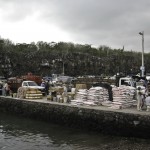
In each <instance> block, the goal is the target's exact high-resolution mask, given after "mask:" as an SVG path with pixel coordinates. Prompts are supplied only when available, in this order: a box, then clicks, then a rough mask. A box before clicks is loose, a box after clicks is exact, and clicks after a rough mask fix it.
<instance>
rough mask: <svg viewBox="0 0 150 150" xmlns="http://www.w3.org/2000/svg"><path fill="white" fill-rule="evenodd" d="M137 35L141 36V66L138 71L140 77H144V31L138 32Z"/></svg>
mask: <svg viewBox="0 0 150 150" xmlns="http://www.w3.org/2000/svg"><path fill="white" fill-rule="evenodd" d="M139 34H140V35H141V36H142V66H141V67H140V70H141V75H142V77H144V71H145V67H144V31H142V32H139Z"/></svg>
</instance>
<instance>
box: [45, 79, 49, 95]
mask: <svg viewBox="0 0 150 150" xmlns="http://www.w3.org/2000/svg"><path fill="white" fill-rule="evenodd" d="M49 87H50V86H49V81H46V83H45V92H46V94H47V95H49Z"/></svg>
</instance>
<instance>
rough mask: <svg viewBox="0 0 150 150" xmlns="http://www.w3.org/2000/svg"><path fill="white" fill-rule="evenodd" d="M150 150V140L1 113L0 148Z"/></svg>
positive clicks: (17, 149)
mask: <svg viewBox="0 0 150 150" xmlns="http://www.w3.org/2000/svg"><path fill="white" fill-rule="evenodd" d="M20 149H21V150H149V149H150V139H139V138H134V137H120V136H112V135H103V134H100V133H96V132H88V131H83V130H82V131H81V130H79V129H72V128H70V127H64V126H60V125H56V124H51V123H47V122H42V121H37V120H32V119H28V118H23V117H20V116H14V115H10V114H9V115H8V114H3V113H0V150H20Z"/></svg>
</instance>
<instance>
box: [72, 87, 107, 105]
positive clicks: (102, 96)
mask: <svg viewBox="0 0 150 150" xmlns="http://www.w3.org/2000/svg"><path fill="white" fill-rule="evenodd" d="M108 100H109V95H108V90H107V89H105V88H103V87H92V88H90V89H89V90H87V89H79V90H78V92H77V93H76V96H75V99H74V100H71V104H73V105H88V106H98V105H101V104H102V102H104V101H108Z"/></svg>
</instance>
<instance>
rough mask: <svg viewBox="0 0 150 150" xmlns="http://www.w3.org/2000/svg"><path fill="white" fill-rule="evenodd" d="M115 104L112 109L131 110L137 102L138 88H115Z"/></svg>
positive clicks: (113, 103) (113, 90) (113, 89)
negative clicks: (136, 93)
mask: <svg viewBox="0 0 150 150" xmlns="http://www.w3.org/2000/svg"><path fill="white" fill-rule="evenodd" d="M112 92H113V102H112V106H111V108H114V109H121V108H129V107H131V106H133V104H134V103H135V102H136V100H135V92H136V88H134V87H131V86H122V87H113V88H112Z"/></svg>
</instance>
